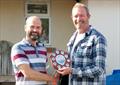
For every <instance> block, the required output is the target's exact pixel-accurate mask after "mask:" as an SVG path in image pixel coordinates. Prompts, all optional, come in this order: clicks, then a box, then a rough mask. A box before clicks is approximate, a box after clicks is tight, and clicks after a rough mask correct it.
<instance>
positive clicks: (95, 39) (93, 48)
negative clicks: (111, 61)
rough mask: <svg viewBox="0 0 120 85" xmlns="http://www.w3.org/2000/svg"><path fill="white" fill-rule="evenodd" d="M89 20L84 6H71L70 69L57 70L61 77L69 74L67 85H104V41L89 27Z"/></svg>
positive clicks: (98, 33) (77, 4)
mask: <svg viewBox="0 0 120 85" xmlns="http://www.w3.org/2000/svg"><path fill="white" fill-rule="evenodd" d="M89 18H90V13H89V10H88V8H87V7H86V6H85V5H84V4H81V3H76V4H75V5H74V6H73V9H72V20H73V24H74V26H75V28H76V31H75V33H74V34H73V35H72V37H71V39H70V41H69V42H68V44H67V46H68V53H69V55H70V58H71V67H63V68H61V69H59V70H58V73H60V74H62V75H67V74H70V77H69V85H105V59H106V39H105V37H104V36H103V35H102V34H101V33H100V32H98V31H97V30H95V29H94V27H93V26H91V25H89Z"/></svg>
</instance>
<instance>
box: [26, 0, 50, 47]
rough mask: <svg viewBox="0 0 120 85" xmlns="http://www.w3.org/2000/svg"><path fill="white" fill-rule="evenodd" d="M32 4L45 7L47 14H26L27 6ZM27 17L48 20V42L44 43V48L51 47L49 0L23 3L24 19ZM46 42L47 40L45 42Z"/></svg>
mask: <svg viewBox="0 0 120 85" xmlns="http://www.w3.org/2000/svg"><path fill="white" fill-rule="evenodd" d="M29 4H34V5H47V13H46V14H41V13H28V9H27V7H28V5H29ZM29 16H38V17H40V19H48V22H49V25H48V31H49V33H48V42H47V43H44V42H43V43H44V44H45V45H46V46H50V45H51V18H50V0H34V1H32V0H27V1H26V3H25V19H26V18H27V17H29ZM45 41H47V40H45Z"/></svg>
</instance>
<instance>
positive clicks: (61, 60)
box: [50, 49, 70, 70]
mask: <svg viewBox="0 0 120 85" xmlns="http://www.w3.org/2000/svg"><path fill="white" fill-rule="evenodd" d="M50 60H51V63H52V65H53V67H54V68H55V69H56V70H58V69H60V68H62V67H69V66H70V58H69V56H68V53H67V52H65V51H63V50H57V49H56V50H55V51H54V52H53V53H52V54H51V55H50Z"/></svg>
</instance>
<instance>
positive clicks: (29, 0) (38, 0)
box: [25, 0, 51, 45]
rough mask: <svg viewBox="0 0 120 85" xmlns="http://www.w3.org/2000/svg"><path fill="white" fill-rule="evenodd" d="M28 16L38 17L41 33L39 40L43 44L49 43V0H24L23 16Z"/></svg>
mask: <svg viewBox="0 0 120 85" xmlns="http://www.w3.org/2000/svg"><path fill="white" fill-rule="evenodd" d="M29 16H38V17H40V19H41V21H42V25H43V34H42V37H41V38H40V40H39V41H40V42H42V43H44V44H45V45H50V29H51V26H50V0H26V4H25V18H27V17H29Z"/></svg>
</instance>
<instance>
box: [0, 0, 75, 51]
mask: <svg viewBox="0 0 120 85" xmlns="http://www.w3.org/2000/svg"><path fill="white" fill-rule="evenodd" d="M74 3H75V1H74V0H70V1H67V0H51V1H50V17H51V29H50V31H51V33H50V37H51V38H50V39H51V40H50V41H51V45H50V47H56V48H59V49H63V50H66V44H67V42H68V40H69V38H70V36H71V34H72V32H73V24H72V20H71V8H72V6H73V4H74ZM24 22H25V0H0V40H8V41H11V42H13V43H16V42H18V41H20V40H21V39H22V38H23V37H24V36H25V33H24Z"/></svg>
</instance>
